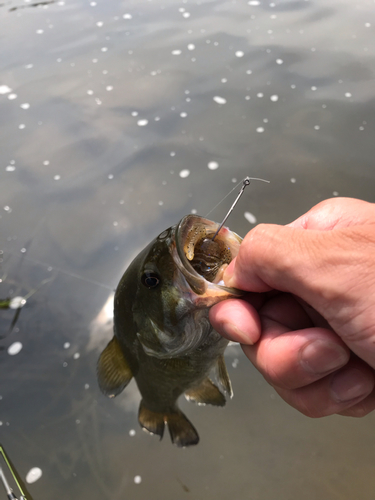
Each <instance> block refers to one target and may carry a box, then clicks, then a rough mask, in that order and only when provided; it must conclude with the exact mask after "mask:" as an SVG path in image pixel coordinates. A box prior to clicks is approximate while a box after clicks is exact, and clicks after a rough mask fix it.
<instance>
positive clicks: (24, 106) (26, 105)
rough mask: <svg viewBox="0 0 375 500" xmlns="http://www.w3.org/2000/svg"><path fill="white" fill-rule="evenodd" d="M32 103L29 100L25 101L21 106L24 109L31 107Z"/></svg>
mask: <svg viewBox="0 0 375 500" xmlns="http://www.w3.org/2000/svg"><path fill="white" fill-rule="evenodd" d="M29 107H30V104H29V103H28V102H24V103H23V104H21V105H20V108H22V109H29Z"/></svg>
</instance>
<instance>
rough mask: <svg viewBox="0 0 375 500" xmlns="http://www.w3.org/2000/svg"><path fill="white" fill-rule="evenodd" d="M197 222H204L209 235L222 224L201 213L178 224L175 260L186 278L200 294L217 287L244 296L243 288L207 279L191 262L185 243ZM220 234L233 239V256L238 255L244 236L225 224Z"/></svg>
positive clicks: (185, 218) (222, 236)
mask: <svg viewBox="0 0 375 500" xmlns="http://www.w3.org/2000/svg"><path fill="white" fill-rule="evenodd" d="M197 223H199V224H202V225H203V226H204V227H205V229H206V230H207V232H208V236H209V235H212V236H213V235H214V234H215V233H216V231H217V230H218V229H219V226H220V224H218V223H217V222H214V221H211V220H209V219H206V218H204V217H201V216H200V215H193V214H189V215H185V217H183V218H182V219H181V220H180V222H179V223H178V224H177V225H176V229H175V248H176V253H175V254H174V260H175V262H176V264H177V266H178V267H179V269H180V270H181V271H182V273H183V275H184V277H185V279H186V280H187V282H188V283H189V285H190V286H191V288H192V290H193V291H194V292H195V293H197V294H198V295H203V294H204V293H205V292H206V291H207V289H216V290H222V291H225V292H228V293H229V294H231V295H232V296H242V295H243V294H244V292H242V291H241V290H237V289H235V288H229V287H226V286H225V285H220V284H218V283H212V282H210V281H208V280H206V279H205V278H204V277H203V276H201V275H200V274H199V273H198V272H197V271H196V270H195V269H194V268H193V266H192V265H191V264H190V261H189V260H188V258H187V257H186V255H185V251H184V243H185V240H186V235H187V233H188V231H189V230H190V229H191V227H192V226H193V225H194V224H197ZM218 236H220V237H221V239H223V240H225V241H228V242H229V240H231V244H230V247H231V252H232V258H234V257H236V255H237V253H238V250H239V245H240V243H241V241H242V238H241V237H240V236H238V234H236V233H234V232H233V231H231V230H230V229H229V228H227V227H225V226H223V227H222V228H221V229H220V232H219V233H218ZM176 254H177V255H176ZM176 257H177V259H176Z"/></svg>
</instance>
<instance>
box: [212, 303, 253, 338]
mask: <svg viewBox="0 0 375 500" xmlns="http://www.w3.org/2000/svg"><path fill="white" fill-rule="evenodd" d="M258 301H259V300H258ZM209 319H210V322H211V324H212V326H213V327H214V328H215V330H216V331H218V332H219V333H220V334H221V335H222V336H223V337H225V338H227V339H228V340H232V341H233V342H240V343H242V344H254V343H255V342H257V340H258V339H259V337H260V333H261V327H260V319H259V315H258V312H257V310H256V309H255V307H254V306H253V305H252V304H250V302H247V301H245V300H241V299H231V300H225V301H224V302H221V303H219V304H216V305H215V306H213V307H211V309H210V312H209Z"/></svg>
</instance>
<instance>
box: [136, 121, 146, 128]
mask: <svg viewBox="0 0 375 500" xmlns="http://www.w3.org/2000/svg"><path fill="white" fill-rule="evenodd" d="M147 124H148V120H145V119H143V120H138V121H137V125H138V126H139V127H145V126H146V125H147Z"/></svg>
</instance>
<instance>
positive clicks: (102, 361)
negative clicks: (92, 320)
mask: <svg viewBox="0 0 375 500" xmlns="http://www.w3.org/2000/svg"><path fill="white" fill-rule="evenodd" d="M97 376H98V383H99V387H100V389H101V391H102V392H103V393H104V394H105V395H106V396H109V397H111V398H113V397H115V396H117V394H120V392H121V391H123V390H124V389H125V387H126V386H127V385H128V383H129V382H130V380H131V379H132V377H133V374H132V372H131V370H130V368H129V365H128V362H127V361H126V359H125V358H124V354H123V352H122V350H121V347H120V344H119V342H118V340H117V338H116V337H113V339H112V340H111V341H110V342H109V343H108V345H107V347H106V348H105V349H104V351H103V352H102V353H101V355H100V357H99V360H98V366H97Z"/></svg>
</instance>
